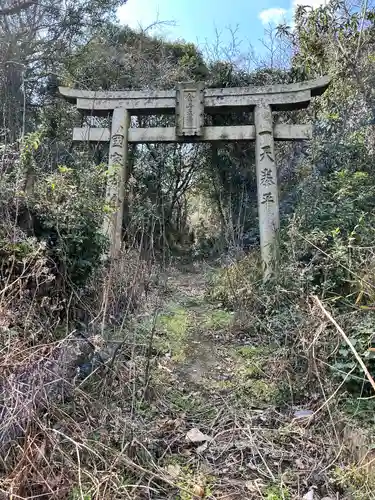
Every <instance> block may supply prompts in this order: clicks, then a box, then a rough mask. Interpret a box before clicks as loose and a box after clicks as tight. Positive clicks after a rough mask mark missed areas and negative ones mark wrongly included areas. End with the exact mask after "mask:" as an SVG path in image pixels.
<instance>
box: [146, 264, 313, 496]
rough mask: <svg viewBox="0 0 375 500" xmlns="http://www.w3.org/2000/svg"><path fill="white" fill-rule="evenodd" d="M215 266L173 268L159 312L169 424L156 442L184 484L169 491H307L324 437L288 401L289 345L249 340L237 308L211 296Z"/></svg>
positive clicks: (156, 380) (158, 406) (162, 398)
mask: <svg viewBox="0 0 375 500" xmlns="http://www.w3.org/2000/svg"><path fill="white" fill-rule="evenodd" d="M210 272H212V270H210V269H209V268H208V267H204V266H199V267H198V266H197V267H195V268H194V267H192V268H189V269H183V270H174V271H172V272H171V273H170V274H169V277H168V279H167V280H166V286H165V293H164V294H163V296H164V298H163V303H162V304H161V305H160V304H159V312H158V315H157V318H156V321H155V317H153V320H152V321H153V322H154V337H153V346H154V350H155V351H156V353H157V354H156V356H155V358H154V362H153V370H152V380H151V387H152V393H153V402H152V406H153V409H154V413H153V415H154V416H155V420H154V421H153V422H152V426H153V427H154V426H155V425H157V426H158V428H162V429H164V430H165V433H166V434H168V433H169V434H168V435H169V438H168V439H167V438H166V436H165V434H163V433H162V432H161V434H163V437H162V438H160V440H158V441H157V443H155V447H157V446H159V447H161V448H162V449H163V450H164V451H163V452H161V454H160V455H161V458H160V460H159V463H158V465H159V466H160V467H161V470H163V471H164V473H165V474H166V475H167V478H168V480H169V481H171V482H172V483H174V484H176V485H177V486H178V488H179V490H178V491H174V492H173V493H171V494H170V496H165V497H163V498H171V499H172V498H173V499H175V500H177V499H180V500H193V499H195V498H207V499H212V500H213V499H218V500H219V499H222V500H224V498H225V499H227V500H235V499H241V500H243V499H244V498H246V499H253V498H254V499H266V500H283V499H285V500H292V499H294V498H296V499H297V498H302V496H303V495H302V494H301V492H302V491H304V492H306V491H307V489H308V488H309V486H310V484H309V481H305V483H303V484H302V483H301V471H303V470H306V471H307V470H309V474H311V473H312V472H314V471H311V468H313V469H314V466H313V467H312V466H311V464H312V463H313V462H312V461H311V460H312V459H311V455H312V456H315V455H317V454H319V453H318V451H317V447H318V448H322V446H323V444H322V443H321V442H319V440H316V438H315V437H314V435H311V434H310V430H309V427H308V426H306V425H305V424H306V422H299V421H295V420H294V419H293V409H291V408H290V407H288V406H286V405H285V401H287V400H290V386H289V382H288V378H287V377H286V376H285V373H284V372H283V370H284V369H285V366H284V365H283V359H284V358H285V355H286V353H285V352H284V351H283V350H282V349H281V348H276V347H275V346H274V345H272V344H267V343H266V344H262V343H261V342H260V341H259V339H257V341H255V339H251V338H250V337H249V336H247V335H246V331H244V325H243V324H242V323H241V322H240V321H239V319H238V318H237V317H236V315H235V314H234V313H232V312H230V311H227V310H225V309H224V308H223V307H222V306H221V305H220V304H218V303H212V302H210V301H209V300H207V298H206V293H205V292H206V287H207V277H208V275H209V273H210ZM147 321H148V325H149V327H148V329H147V328H146V330H147V331H150V329H151V328H152V326H151V323H152V321H151V319H150V318H149V319H148V320H147ZM161 415H162V416H161ZM171 429H172V430H171ZM198 431H199V432H198ZM150 432H154V431H151V430H150ZM171 433H172V435H171ZM189 433H190V434H189ZM191 433H192V435H193V441H194V442H192V440H191V439H190V438H189V435H191ZM194 433H195V437H194ZM166 442H168V445H167V446H166ZM306 448H308V449H309V453H308V454H306V453H305V451H304V450H305V449H306ZM306 473H307V472H306ZM194 491H195V493H196V495H195V496H194ZM296 491H298V494H296V495H295V494H294V493H295V492H296ZM189 492H190V493H189Z"/></svg>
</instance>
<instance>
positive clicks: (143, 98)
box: [59, 77, 330, 114]
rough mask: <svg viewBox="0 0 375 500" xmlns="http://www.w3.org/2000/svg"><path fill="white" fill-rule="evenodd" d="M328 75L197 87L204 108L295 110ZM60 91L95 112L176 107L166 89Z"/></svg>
mask: <svg viewBox="0 0 375 500" xmlns="http://www.w3.org/2000/svg"><path fill="white" fill-rule="evenodd" d="M329 81H330V79H329V78H328V77H322V78H320V79H317V80H310V81H306V82H301V83H293V84H290V85H270V86H263V87H236V88H222V89H206V90H202V89H201V87H200V88H199V92H202V94H203V101H204V102H203V104H204V108H205V109H206V111H207V110H210V109H214V108H232V107H233V108H238V109H241V107H242V108H244V107H245V108H246V107H254V106H257V105H259V104H260V102H265V99H266V101H267V103H268V104H270V105H272V108H273V109H274V110H279V109H280V110H281V109H298V108H301V107H306V106H308V104H309V102H310V99H311V97H313V96H316V95H320V94H322V93H323V92H324V90H325V89H326V88H327V86H328V84H329ZM59 90H60V93H61V94H62V95H63V96H64V97H65V98H66V99H67V100H69V101H70V102H72V103H74V104H76V105H77V108H78V109H81V110H86V111H89V112H90V113H99V114H100V112H103V111H108V110H112V109H115V108H117V107H124V108H126V109H128V110H129V111H130V112H131V113H133V114H143V113H144V112H148V113H155V114H157V113H166V112H169V111H171V110H173V109H175V108H176V98H177V92H176V90H168V91H133V90H129V91H128V90H124V91H122V90H119V91H108V92H105V91H97V92H96V91H87V90H79V89H70V88H67V87H60V89H59Z"/></svg>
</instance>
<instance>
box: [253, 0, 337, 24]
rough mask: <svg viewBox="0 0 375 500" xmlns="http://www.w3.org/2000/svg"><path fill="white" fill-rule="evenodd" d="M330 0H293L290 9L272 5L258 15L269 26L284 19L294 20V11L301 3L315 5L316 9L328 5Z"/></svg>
mask: <svg viewBox="0 0 375 500" xmlns="http://www.w3.org/2000/svg"><path fill="white" fill-rule="evenodd" d="M327 3H328V0H292V3H291V6H290V8H289V9H284V8H283V7H271V8H270V9H265V10H262V11H261V12H259V14H258V17H259V19H260V20H261V21H262V24H264V25H266V26H268V25H269V24H279V23H281V22H282V21H284V20H288V21H289V22H292V19H293V15H294V12H295V10H296V8H297V7H298V6H299V5H305V6H309V7H313V8H314V9H316V8H318V7H320V6H321V5H326V4H327Z"/></svg>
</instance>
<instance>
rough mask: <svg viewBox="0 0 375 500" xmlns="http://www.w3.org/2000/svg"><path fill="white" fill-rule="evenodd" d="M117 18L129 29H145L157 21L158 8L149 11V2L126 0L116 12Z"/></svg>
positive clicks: (145, 0) (146, 0)
mask: <svg viewBox="0 0 375 500" xmlns="http://www.w3.org/2000/svg"><path fill="white" fill-rule="evenodd" d="M117 17H118V18H119V21H120V22H121V23H122V24H127V25H128V26H130V27H131V28H134V29H136V28H139V27H140V26H142V28H146V27H147V26H149V25H150V24H152V23H153V22H155V20H157V19H158V7H157V6H155V7H154V8H153V9H151V8H150V5H149V0H128V1H127V2H126V4H125V5H122V6H121V7H119V9H118V10H117Z"/></svg>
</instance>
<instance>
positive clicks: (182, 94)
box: [176, 83, 204, 137]
mask: <svg viewBox="0 0 375 500" xmlns="http://www.w3.org/2000/svg"><path fill="white" fill-rule="evenodd" d="M203 125H204V95H203V85H202V84H199V83H198V84H197V83H185V84H183V83H181V84H180V85H179V86H178V88H177V93H176V134H177V135H178V136H187V137H192V136H201V135H202V127H203Z"/></svg>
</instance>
